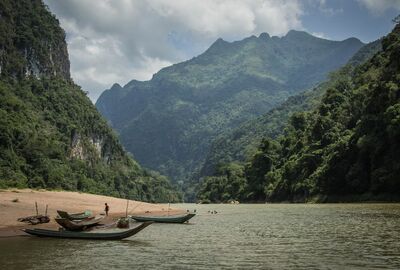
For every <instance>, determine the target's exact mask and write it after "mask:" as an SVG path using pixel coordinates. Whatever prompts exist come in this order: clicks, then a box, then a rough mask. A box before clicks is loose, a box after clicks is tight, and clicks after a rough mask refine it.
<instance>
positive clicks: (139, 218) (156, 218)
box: [131, 214, 196, 223]
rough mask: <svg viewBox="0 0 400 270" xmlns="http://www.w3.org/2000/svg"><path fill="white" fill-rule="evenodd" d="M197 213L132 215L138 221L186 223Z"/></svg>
mask: <svg viewBox="0 0 400 270" xmlns="http://www.w3.org/2000/svg"><path fill="white" fill-rule="evenodd" d="M195 215H196V214H186V215H174V216H131V218H133V219H134V220H136V221H140V222H145V221H153V222H158V223H184V222H186V221H188V220H189V219H191V218H192V217H194V216H195Z"/></svg>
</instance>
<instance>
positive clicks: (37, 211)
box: [35, 202, 39, 216]
mask: <svg viewBox="0 0 400 270" xmlns="http://www.w3.org/2000/svg"><path fill="white" fill-rule="evenodd" d="M35 208H36V215H37V216H38V215H39V210H38V206H37V202H35Z"/></svg>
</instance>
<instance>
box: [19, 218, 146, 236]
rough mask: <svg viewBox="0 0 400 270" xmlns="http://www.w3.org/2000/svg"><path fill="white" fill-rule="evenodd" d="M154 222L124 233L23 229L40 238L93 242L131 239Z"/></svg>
mask: <svg viewBox="0 0 400 270" xmlns="http://www.w3.org/2000/svg"><path fill="white" fill-rule="evenodd" d="M152 223H153V222H144V223H142V224H140V225H139V226H137V227H135V228H133V229H129V230H123V231H117V232H115V231H114V232H96V231H91V232H74V231H54V230H44V229H22V231H24V232H25V233H28V234H31V235H35V236H40V237H54V238H72V239H91V240H120V239H124V238H128V237H131V236H133V235H135V234H137V233H138V232H140V231H141V230H143V229H144V228H146V227H147V226H149V225H150V224H152Z"/></svg>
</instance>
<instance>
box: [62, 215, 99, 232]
mask: <svg viewBox="0 0 400 270" xmlns="http://www.w3.org/2000/svg"><path fill="white" fill-rule="evenodd" d="M103 218H104V217H102V216H99V217H89V218H87V219H83V220H79V221H78V220H69V219H66V218H55V220H56V222H57V223H58V224H60V225H61V226H63V227H64V228H65V229H67V230H70V231H82V230H84V229H86V228H88V227H91V226H94V225H96V224H98V223H99V222H100V221H101V220H102V219H103Z"/></svg>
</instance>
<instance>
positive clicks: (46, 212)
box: [44, 204, 49, 216]
mask: <svg viewBox="0 0 400 270" xmlns="http://www.w3.org/2000/svg"><path fill="white" fill-rule="evenodd" d="M48 207H49V205H48V204H46V212H45V214H44V215H45V216H47V209H48Z"/></svg>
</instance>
